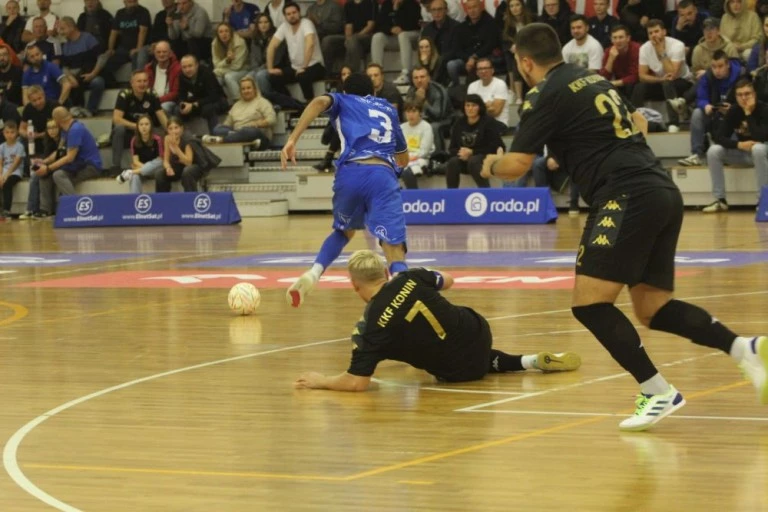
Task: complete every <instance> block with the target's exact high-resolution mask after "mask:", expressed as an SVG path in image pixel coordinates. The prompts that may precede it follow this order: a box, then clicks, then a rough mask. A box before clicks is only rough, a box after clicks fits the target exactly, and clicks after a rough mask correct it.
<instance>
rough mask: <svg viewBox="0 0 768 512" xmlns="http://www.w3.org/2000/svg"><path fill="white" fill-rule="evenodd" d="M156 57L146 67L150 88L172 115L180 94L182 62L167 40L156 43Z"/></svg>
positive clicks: (165, 109) (166, 110)
mask: <svg viewBox="0 0 768 512" xmlns="http://www.w3.org/2000/svg"><path fill="white" fill-rule="evenodd" d="M154 55H155V58H154V59H153V60H152V62H150V63H149V64H147V65H146V66H145V67H144V71H146V72H147V76H148V77H149V89H150V90H152V91H154V92H155V94H156V95H157V97H158V98H159V99H160V105H161V106H162V107H163V110H164V111H165V112H166V114H168V115H170V114H171V112H172V111H173V109H174V107H175V106H176V100H177V99H178V96H179V75H181V64H179V60H178V59H177V58H176V55H174V53H173V52H172V51H171V45H170V44H169V43H168V42H167V41H160V42H158V43H157V44H156V45H155V52H154Z"/></svg>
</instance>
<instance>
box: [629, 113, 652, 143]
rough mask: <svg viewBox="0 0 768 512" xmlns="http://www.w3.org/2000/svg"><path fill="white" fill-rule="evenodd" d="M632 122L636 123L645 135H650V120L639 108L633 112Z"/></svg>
mask: <svg viewBox="0 0 768 512" xmlns="http://www.w3.org/2000/svg"><path fill="white" fill-rule="evenodd" d="M632 122H633V123H635V126H637V129H638V130H640V133H642V134H643V136H644V137H647V136H648V120H647V119H646V118H645V116H644V115H643V114H641V113H640V112H638V111H637V110H635V111H634V112H632Z"/></svg>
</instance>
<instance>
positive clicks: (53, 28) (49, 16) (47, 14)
mask: <svg viewBox="0 0 768 512" xmlns="http://www.w3.org/2000/svg"><path fill="white" fill-rule="evenodd" d="M24 5H25V9H26V5H27V4H26V3H25V4H24ZM37 8H38V10H39V11H40V14H38V15H37V16H30V17H29V18H27V23H26V25H24V32H22V34H21V40H22V41H23V42H25V43H29V42H30V41H33V40H34V39H35V34H34V31H33V30H32V23H33V22H34V21H35V18H36V17H39V18H43V19H44V20H45V24H46V26H47V27H48V37H50V38H53V39H55V40H57V41H58V42H61V41H62V40H61V38H60V37H59V26H58V21H59V17H58V16H56V14H54V13H53V12H52V11H51V0H37Z"/></svg>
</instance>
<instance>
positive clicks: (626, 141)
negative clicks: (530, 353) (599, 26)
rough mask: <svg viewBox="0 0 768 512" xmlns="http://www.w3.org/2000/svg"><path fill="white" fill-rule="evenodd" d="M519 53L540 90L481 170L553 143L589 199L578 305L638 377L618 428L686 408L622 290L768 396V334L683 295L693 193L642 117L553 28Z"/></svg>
mask: <svg viewBox="0 0 768 512" xmlns="http://www.w3.org/2000/svg"><path fill="white" fill-rule="evenodd" d="M515 59H516V60H517V62H518V69H519V70H520V73H521V75H522V76H523V78H524V79H525V80H526V82H527V83H528V85H530V86H531V90H530V92H528V94H527V95H526V97H525V101H524V102H523V106H522V111H523V112H522V116H521V119H520V125H519V126H518V129H517V133H516V134H515V139H514V141H513V142H512V147H511V149H510V152H509V153H508V154H506V155H503V156H498V155H491V156H489V157H487V158H486V160H485V161H484V165H483V174H484V175H485V176H491V175H496V176H499V177H502V178H504V179H515V178H516V177H518V176H522V175H523V174H525V172H527V171H528V169H530V167H531V163H532V162H533V159H534V157H535V156H536V154H539V153H540V151H541V149H542V147H543V146H544V145H545V144H546V145H547V148H548V149H549V152H550V154H551V155H552V156H553V157H554V158H555V159H556V160H557V161H558V162H559V163H560V166H561V167H563V168H564V169H566V170H567V171H568V173H569V174H570V175H571V179H572V180H573V183H575V184H576V186H577V187H578V188H579V191H580V192H581V194H582V197H583V198H584V200H585V201H586V202H587V204H589V205H590V212H589V217H588V218H587V222H586V225H585V227H584V233H583V235H582V238H581V243H580V245H579V249H578V254H577V257H576V281H575V284H574V291H573V305H572V311H573V314H574V316H575V317H576V318H577V319H578V320H579V322H581V323H582V324H583V325H584V326H585V327H586V328H587V329H589V331H590V332H592V334H594V335H595V337H596V338H597V339H598V340H599V341H600V343H601V344H602V345H603V346H604V347H605V348H606V349H607V350H608V352H610V354H611V356H613V358H614V359H615V360H616V361H617V362H618V363H619V364H620V365H621V366H622V367H624V369H626V370H627V371H628V372H629V373H631V374H632V376H633V377H634V378H635V379H636V380H637V382H638V383H639V384H640V391H641V394H640V395H638V399H637V401H636V410H635V414H634V415H633V416H631V417H629V418H627V419H626V420H624V421H622V422H621V424H620V426H619V428H621V429H622V430H645V429H647V428H649V427H650V426H651V425H653V424H654V423H656V422H657V421H659V420H660V419H662V418H663V417H665V416H667V415H668V414H670V413H672V412H674V411H675V410H677V409H679V408H680V407H682V406H683V405H684V404H685V400H684V399H683V396H682V395H681V394H680V393H679V392H678V391H677V389H675V388H674V386H671V385H670V384H669V383H667V381H666V380H665V379H664V377H662V376H661V374H660V373H659V372H658V370H657V369H656V367H655V366H654V365H653V363H652V362H651V360H650V358H649V357H648V355H647V354H646V352H645V348H644V347H643V344H642V342H641V341H640V336H639V335H638V333H637V330H635V328H634V327H633V325H632V323H631V322H630V321H629V319H628V318H627V317H626V316H625V315H624V314H623V313H622V312H621V311H619V309H618V308H616V306H614V302H615V301H616V297H617V296H618V295H619V292H621V290H622V289H623V288H624V286H628V287H629V291H630V295H631V297H632V303H633V305H634V310H635V315H636V316H637V317H638V319H639V320H640V322H642V324H643V325H645V326H646V327H649V328H651V329H656V330H659V331H664V332H669V333H672V334H677V335H678V336H683V337H685V338H688V339H690V340H692V341H693V342H694V343H697V344H699V345H704V346H707V347H713V348H717V349H720V350H722V351H724V352H726V353H728V354H730V355H731V356H732V357H733V358H734V359H736V361H738V362H739V365H740V366H741V368H742V369H743V370H744V371H745V373H746V375H747V376H748V377H749V378H750V380H752V382H753V384H754V385H755V387H756V388H757V392H758V396H759V398H760V400H761V401H762V402H763V403H768V382H766V368H767V367H768V338H767V337H755V338H743V337H739V336H736V334H735V333H733V332H732V331H731V330H729V329H728V328H727V327H725V326H724V325H723V324H721V323H720V322H719V321H718V320H717V319H715V318H713V317H712V316H711V315H710V314H709V313H708V312H706V311H704V310H703V309H701V308H699V307H697V306H694V305H692V304H688V303H686V302H683V301H679V300H675V299H674V298H673V294H672V291H673V290H674V276H675V260H674V257H675V249H676V247H677V239H678V236H679V234H680V226H681V224H682V221H683V200H682V196H681V194H680V191H679V190H678V189H677V186H676V185H675V184H674V182H673V181H672V179H671V178H670V177H669V176H668V174H667V173H666V172H665V170H664V169H663V167H662V166H661V164H660V163H659V162H658V160H657V159H656V157H655V155H654V154H653V152H652V151H651V149H650V148H649V147H648V145H647V144H646V141H645V137H644V136H643V134H642V133H641V130H640V129H638V126H639V123H641V122H642V116H640V115H639V113H637V112H634V108H633V107H632V106H630V105H627V104H626V103H625V102H624V101H623V100H622V98H621V96H620V95H619V93H618V92H617V91H616V89H615V88H614V87H613V86H612V85H611V83H610V82H609V81H608V80H605V79H604V78H603V77H601V76H599V75H596V74H593V73H591V72H589V71H587V70H584V69H582V68H580V67H578V66H574V65H571V64H564V63H563V60H562V54H561V47H560V41H559V40H558V37H557V34H556V33H555V31H554V30H553V29H552V28H550V27H549V26H548V25H545V24H541V23H532V24H530V25H527V26H525V27H524V28H523V29H522V30H520V31H519V32H518V33H517V36H516V39H515Z"/></svg>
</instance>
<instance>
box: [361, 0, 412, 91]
mask: <svg viewBox="0 0 768 512" xmlns="http://www.w3.org/2000/svg"><path fill="white" fill-rule="evenodd" d="M419 16H420V8H419V4H418V3H416V0H383V1H382V2H380V3H379V12H378V13H377V15H376V22H375V24H376V33H375V34H374V35H373V37H372V38H371V62H375V63H377V64H381V65H382V66H383V65H384V50H385V49H389V50H394V49H395V48H397V49H399V50H400V76H398V77H397V78H396V79H395V80H394V84H395V85H407V84H408V73H409V72H410V70H411V57H412V56H413V46H414V44H415V42H416V40H417V39H418V37H419V21H420V20H419Z"/></svg>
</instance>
